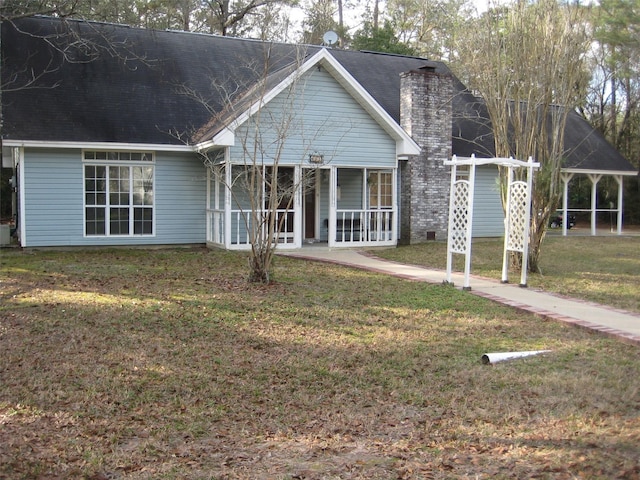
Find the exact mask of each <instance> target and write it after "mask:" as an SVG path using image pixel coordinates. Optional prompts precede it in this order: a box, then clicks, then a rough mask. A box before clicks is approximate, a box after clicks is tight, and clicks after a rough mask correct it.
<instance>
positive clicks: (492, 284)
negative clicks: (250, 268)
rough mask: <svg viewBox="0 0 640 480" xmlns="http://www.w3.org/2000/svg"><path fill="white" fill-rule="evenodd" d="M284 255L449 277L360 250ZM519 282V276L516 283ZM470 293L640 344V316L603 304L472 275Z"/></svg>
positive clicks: (428, 278) (412, 276)
mask: <svg viewBox="0 0 640 480" xmlns="http://www.w3.org/2000/svg"><path fill="white" fill-rule="evenodd" d="M279 254H281V255H286V256H289V257H296V258H302V259H306V260H314V261H322V262H328V263H335V264H339V265H346V266H350V267H355V268H361V269H365V270H369V271H372V272H379V273H386V274H389V275H393V276H396V277H399V278H405V279H407V280H413V281H419V282H428V283H438V284H439V283H442V282H443V281H444V280H445V278H446V272H445V271H444V270H436V269H429V268H423V267H417V266H414V265H406V264H401V263H397V262H392V261H389V260H383V259H381V258H378V257H376V256H375V255H373V254H369V253H367V252H361V251H357V250H332V249H329V248H326V247H324V248H323V247H305V248H303V249H301V250H296V251H291V252H286V251H285V252H279ZM452 280H453V283H454V285H455V286H456V287H457V288H461V286H462V285H463V280H464V275H463V273H462V272H460V273H454V274H453V275H452ZM519 280H520V277H519V276H518V278H517V279H515V280H514V281H515V282H517V281H519ZM470 286H471V290H470V292H469V293H471V294H474V295H478V296H481V297H485V298H488V299H491V300H494V301H496V302H499V303H502V304H504V305H508V306H511V307H514V308H517V309H519V310H522V311H526V312H530V313H534V314H536V315H540V316H542V317H545V318H549V319H553V320H558V321H562V322H565V323H570V324H573V325H576V326H580V327H584V328H588V329H591V330H596V331H598V332H601V333H603V334H606V335H609V336H613V337H616V338H618V339H620V340H622V341H625V342H628V343H633V344H636V345H640V315H638V314H636V313H632V312H627V311H623V310H616V309H614V308H611V307H607V306H604V305H600V304H596V303H591V302H587V301H584V300H576V299H573V298H568V297H563V296H560V295H556V294H551V293H546V292H542V291H540V290H534V289H531V288H521V287H519V286H518V285H517V284H503V283H501V282H500V281H498V280H491V279H487V278H483V277H477V276H471V280H470Z"/></svg>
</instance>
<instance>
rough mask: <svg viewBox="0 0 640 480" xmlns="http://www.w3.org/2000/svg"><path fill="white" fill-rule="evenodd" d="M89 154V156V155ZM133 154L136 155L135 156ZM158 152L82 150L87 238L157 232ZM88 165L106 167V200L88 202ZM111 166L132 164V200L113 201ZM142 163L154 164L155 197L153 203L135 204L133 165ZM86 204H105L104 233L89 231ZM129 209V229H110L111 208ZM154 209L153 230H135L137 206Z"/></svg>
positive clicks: (84, 226)
mask: <svg viewBox="0 0 640 480" xmlns="http://www.w3.org/2000/svg"><path fill="white" fill-rule="evenodd" d="M87 157H89V158H87ZM132 157H133V159H132ZM155 163H156V162H155V154H154V153H153V152H148V151H105V150H84V151H83V152H82V205H83V208H82V216H83V234H84V237H86V238H105V237H109V238H131V237H154V236H155V234H156V168H155ZM86 167H104V168H105V169H106V179H105V181H106V190H105V192H104V195H105V197H106V198H105V203H104V204H103V205H102V204H97V205H96V204H95V203H94V204H87V176H86ZM109 167H127V168H129V192H128V196H129V203H128V205H116V204H113V205H112V204H111V198H110V196H111V195H110V193H113V192H110V190H109V188H110V177H109V175H110V173H109ZM141 167H151V179H150V180H151V187H152V201H151V204H150V205H144V204H143V205H136V204H134V202H133V198H134V169H135V168H141ZM87 208H104V212H105V217H104V224H105V225H104V233H87ZM112 208H113V209H116V208H118V209H124V208H126V209H128V210H129V221H128V233H124V234H120V233H111V222H110V218H111V209H112ZM140 208H142V209H149V210H151V233H134V229H135V223H136V220H135V211H136V209H140Z"/></svg>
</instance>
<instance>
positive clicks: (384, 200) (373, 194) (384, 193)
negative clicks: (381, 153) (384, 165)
mask: <svg viewBox="0 0 640 480" xmlns="http://www.w3.org/2000/svg"><path fill="white" fill-rule="evenodd" d="M368 184H369V208H372V209H387V208H392V207H393V175H392V174H391V172H384V171H378V172H369V175H368Z"/></svg>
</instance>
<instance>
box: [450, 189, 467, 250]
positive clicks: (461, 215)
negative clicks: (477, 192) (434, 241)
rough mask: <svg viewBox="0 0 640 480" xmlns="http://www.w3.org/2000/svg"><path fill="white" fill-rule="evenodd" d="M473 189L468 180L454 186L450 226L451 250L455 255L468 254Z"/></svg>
mask: <svg viewBox="0 0 640 480" xmlns="http://www.w3.org/2000/svg"><path fill="white" fill-rule="evenodd" d="M470 192H471V188H470V186H469V182H468V181H467V180H458V181H457V182H455V183H454V184H453V211H452V215H451V222H450V223H451V224H450V225H449V229H450V230H449V236H450V242H449V249H450V251H451V252H454V253H466V251H467V229H468V228H470V225H469V215H468V212H469V194H470Z"/></svg>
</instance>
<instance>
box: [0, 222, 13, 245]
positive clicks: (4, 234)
mask: <svg viewBox="0 0 640 480" xmlns="http://www.w3.org/2000/svg"><path fill="white" fill-rule="evenodd" d="M9 245H11V226H10V225H0V247H8V246H9Z"/></svg>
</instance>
